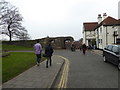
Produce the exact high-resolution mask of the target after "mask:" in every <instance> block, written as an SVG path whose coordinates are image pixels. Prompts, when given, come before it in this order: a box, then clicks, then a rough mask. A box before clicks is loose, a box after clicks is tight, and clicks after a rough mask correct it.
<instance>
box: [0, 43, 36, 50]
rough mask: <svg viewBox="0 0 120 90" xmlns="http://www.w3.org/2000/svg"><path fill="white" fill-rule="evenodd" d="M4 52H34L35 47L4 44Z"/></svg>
mask: <svg viewBox="0 0 120 90" xmlns="http://www.w3.org/2000/svg"><path fill="white" fill-rule="evenodd" d="M2 50H34V49H33V47H25V46H19V45H7V44H2Z"/></svg>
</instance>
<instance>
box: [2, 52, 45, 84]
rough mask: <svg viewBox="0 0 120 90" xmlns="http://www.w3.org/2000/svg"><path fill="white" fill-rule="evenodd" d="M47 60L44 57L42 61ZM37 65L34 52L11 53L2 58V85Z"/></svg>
mask: <svg viewBox="0 0 120 90" xmlns="http://www.w3.org/2000/svg"><path fill="white" fill-rule="evenodd" d="M43 60H45V58H43V57H42V61H43ZM35 64H36V56H35V54H34V53H32V52H11V53H10V55H9V56H7V57H3V58H2V83H4V82H6V81H8V80H10V79H12V78H13V77H15V76H17V75H19V74H20V73H22V72H23V71H25V70H27V69H29V68H30V67H32V66H34V65H35Z"/></svg>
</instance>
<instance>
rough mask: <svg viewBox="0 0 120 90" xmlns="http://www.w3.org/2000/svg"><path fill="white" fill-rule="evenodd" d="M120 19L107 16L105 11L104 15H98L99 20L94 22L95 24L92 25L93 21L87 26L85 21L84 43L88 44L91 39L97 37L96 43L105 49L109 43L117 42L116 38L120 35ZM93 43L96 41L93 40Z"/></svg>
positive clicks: (98, 46)
mask: <svg viewBox="0 0 120 90" xmlns="http://www.w3.org/2000/svg"><path fill="white" fill-rule="evenodd" d="M118 21H119V20H117V19H115V18H113V17H110V16H107V14H106V13H104V14H103V17H102V16H101V14H99V15H98V22H94V26H93V25H92V24H93V23H92V24H91V23H87V24H89V25H88V26H89V27H87V26H86V23H84V24H83V27H84V28H83V43H85V44H86V45H87V46H88V45H89V41H91V40H93V39H95V42H96V43H95V44H96V46H97V48H99V49H103V48H104V47H105V46H106V45H108V44H116V39H117V38H118V37H119V36H120V32H119V24H118ZM95 23H96V24H95ZM86 27H87V29H86ZM91 27H92V29H93V30H92V33H90V28H91ZM93 34H94V35H93ZM89 36H92V37H89ZM92 44H94V43H93V42H92Z"/></svg>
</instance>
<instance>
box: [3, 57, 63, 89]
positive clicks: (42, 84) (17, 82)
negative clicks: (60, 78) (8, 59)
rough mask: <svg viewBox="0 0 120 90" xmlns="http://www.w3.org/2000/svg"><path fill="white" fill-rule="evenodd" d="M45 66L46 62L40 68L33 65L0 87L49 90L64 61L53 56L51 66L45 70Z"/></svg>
mask: <svg viewBox="0 0 120 90" xmlns="http://www.w3.org/2000/svg"><path fill="white" fill-rule="evenodd" d="M45 64H46V61H44V62H42V63H41V64H40V66H37V65H35V66H33V67H32V68H30V69H28V70H26V71H25V72H23V73H21V74H20V75H18V76H17V77H15V78H13V79H11V80H9V81H8V82H6V83H4V84H3V85H2V88H3V90H4V89H10V88H51V87H52V85H53V83H54V81H55V79H56V77H57V75H58V73H59V71H60V69H61V67H62V65H63V64H64V60H63V59H62V58H61V57H59V56H56V55H53V57H52V66H51V67H50V66H49V67H48V68H46V66H45Z"/></svg>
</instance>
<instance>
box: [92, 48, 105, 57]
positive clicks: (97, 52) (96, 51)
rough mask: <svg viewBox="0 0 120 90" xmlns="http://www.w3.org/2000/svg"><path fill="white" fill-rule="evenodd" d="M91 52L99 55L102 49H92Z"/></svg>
mask: <svg viewBox="0 0 120 90" xmlns="http://www.w3.org/2000/svg"><path fill="white" fill-rule="evenodd" d="M92 52H93V53H95V54H98V55H100V56H102V55H103V51H102V50H97V49H96V50H92Z"/></svg>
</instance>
